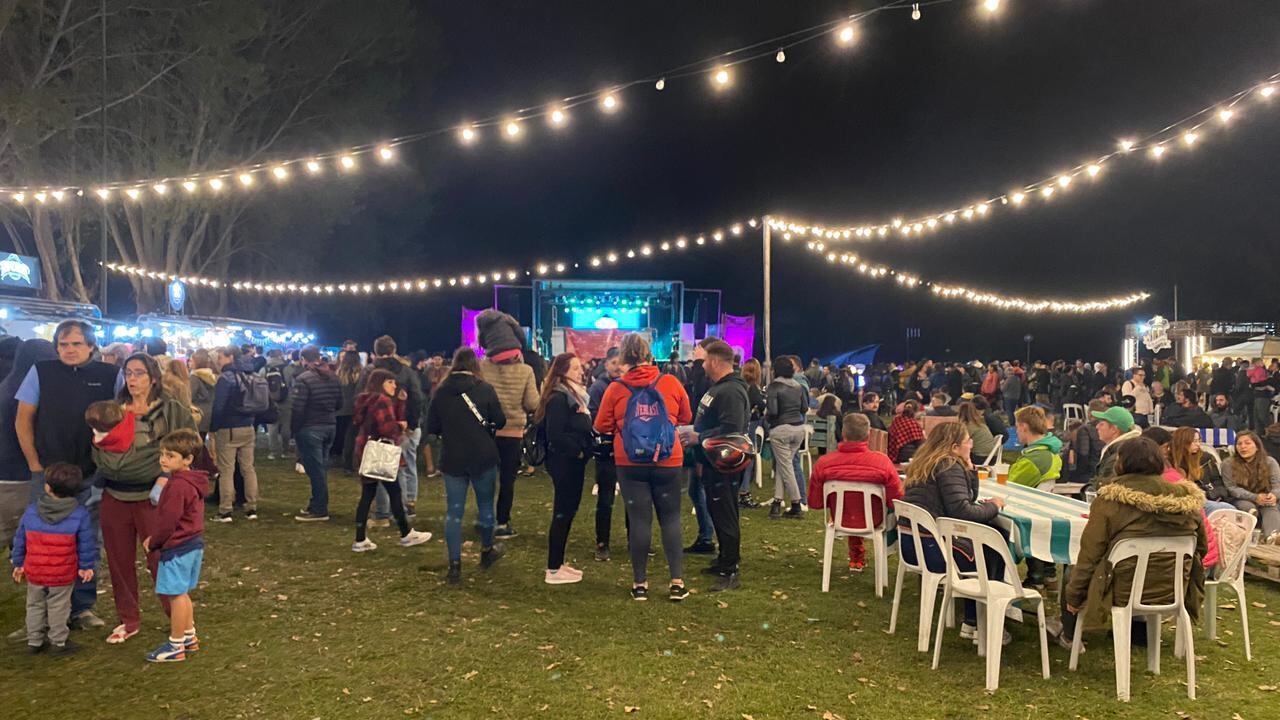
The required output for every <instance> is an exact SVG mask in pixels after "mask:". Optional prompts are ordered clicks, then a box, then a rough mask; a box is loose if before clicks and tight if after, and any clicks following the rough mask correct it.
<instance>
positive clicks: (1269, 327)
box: [1209, 322, 1276, 335]
mask: <svg viewBox="0 0 1280 720" xmlns="http://www.w3.org/2000/svg"><path fill="white" fill-rule="evenodd" d="M1275 332H1276V325H1275V323H1269V322H1216V323H1213V324H1211V325H1210V326H1209V334H1210V335H1274V334H1275Z"/></svg>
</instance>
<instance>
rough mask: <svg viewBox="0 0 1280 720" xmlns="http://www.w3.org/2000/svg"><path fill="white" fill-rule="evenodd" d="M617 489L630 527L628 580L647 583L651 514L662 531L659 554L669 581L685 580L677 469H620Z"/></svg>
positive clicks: (678, 472)
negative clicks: (629, 574) (663, 557)
mask: <svg viewBox="0 0 1280 720" xmlns="http://www.w3.org/2000/svg"><path fill="white" fill-rule="evenodd" d="M618 487H619V490H621V492H622V500H623V502H625V503H626V507H627V519H628V521H629V522H630V523H631V531H630V533H629V534H628V538H627V545H628V549H629V550H630V553H631V576H632V579H633V580H634V581H635V584H636V585H642V584H644V583H646V582H648V572H649V546H650V544H651V543H652V542H653V511H654V509H657V511H658V525H660V526H661V527H662V552H663V554H664V555H666V556H667V566H668V567H669V568H670V569H671V579H672V580H680V579H682V578H683V577H684V574H683V573H684V548H682V547H681V545H683V544H684V542H683V540H682V539H681V529H680V468H662V467H652V466H645V467H627V466H623V467H619V468H618Z"/></svg>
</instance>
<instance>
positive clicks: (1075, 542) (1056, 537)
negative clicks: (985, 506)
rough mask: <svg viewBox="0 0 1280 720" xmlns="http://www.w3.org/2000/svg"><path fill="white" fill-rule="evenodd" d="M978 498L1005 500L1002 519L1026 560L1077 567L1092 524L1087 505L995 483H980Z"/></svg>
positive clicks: (1014, 543)
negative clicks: (1083, 538)
mask: <svg viewBox="0 0 1280 720" xmlns="http://www.w3.org/2000/svg"><path fill="white" fill-rule="evenodd" d="M978 495H979V497H983V498H993V497H998V498H1000V499H1002V500H1004V503H1005V505H1004V509H1003V510H1001V511H1000V516H1001V517H1002V518H1004V519H1005V520H1006V521H1007V523H1008V525H1012V530H1013V531H1014V533H1013V536H1012V537H1010V542H1011V544H1013V545H1015V546H1016V548H1017V550H1018V551H1019V552H1020V553H1021V555H1022V556H1023V557H1033V558H1036V559H1038V560H1044V561H1045V562H1053V563H1056V564H1060V565H1074V564H1075V562H1076V555H1078V554H1079V553H1080V535H1081V533H1083V532H1084V526H1085V523H1087V522H1088V521H1089V519H1088V518H1087V517H1086V515H1088V513H1089V505H1088V503H1083V502H1080V501H1079V500H1073V499H1071V498H1069V497H1063V496H1061V495H1054V494H1053V493H1049V492H1042V491H1040V490H1036V489H1035V488H1029V487H1026V486H1024V485H1015V484H1012V483H1011V484H1008V485H1001V484H999V483H997V482H995V481H994V480H984V481H982V482H980V483H978Z"/></svg>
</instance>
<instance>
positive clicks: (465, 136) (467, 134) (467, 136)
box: [458, 125, 480, 145]
mask: <svg viewBox="0 0 1280 720" xmlns="http://www.w3.org/2000/svg"><path fill="white" fill-rule="evenodd" d="M479 137H480V133H479V132H478V131H477V130H476V129H475V128H473V127H471V126H470V125H465V126H463V127H462V128H461V129H460V130H458V140H459V141H461V142H462V144H463V145H470V144H472V143H474V142H475V141H476V140H477V139H479Z"/></svg>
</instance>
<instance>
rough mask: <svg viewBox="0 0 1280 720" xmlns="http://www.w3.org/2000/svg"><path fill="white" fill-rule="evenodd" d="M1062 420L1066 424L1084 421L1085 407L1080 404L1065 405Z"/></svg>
mask: <svg viewBox="0 0 1280 720" xmlns="http://www.w3.org/2000/svg"><path fill="white" fill-rule="evenodd" d="M1062 418H1063V422H1064V423H1066V422H1071V421H1072V420H1084V406H1083V405H1081V404H1080V403H1063V405H1062Z"/></svg>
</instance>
